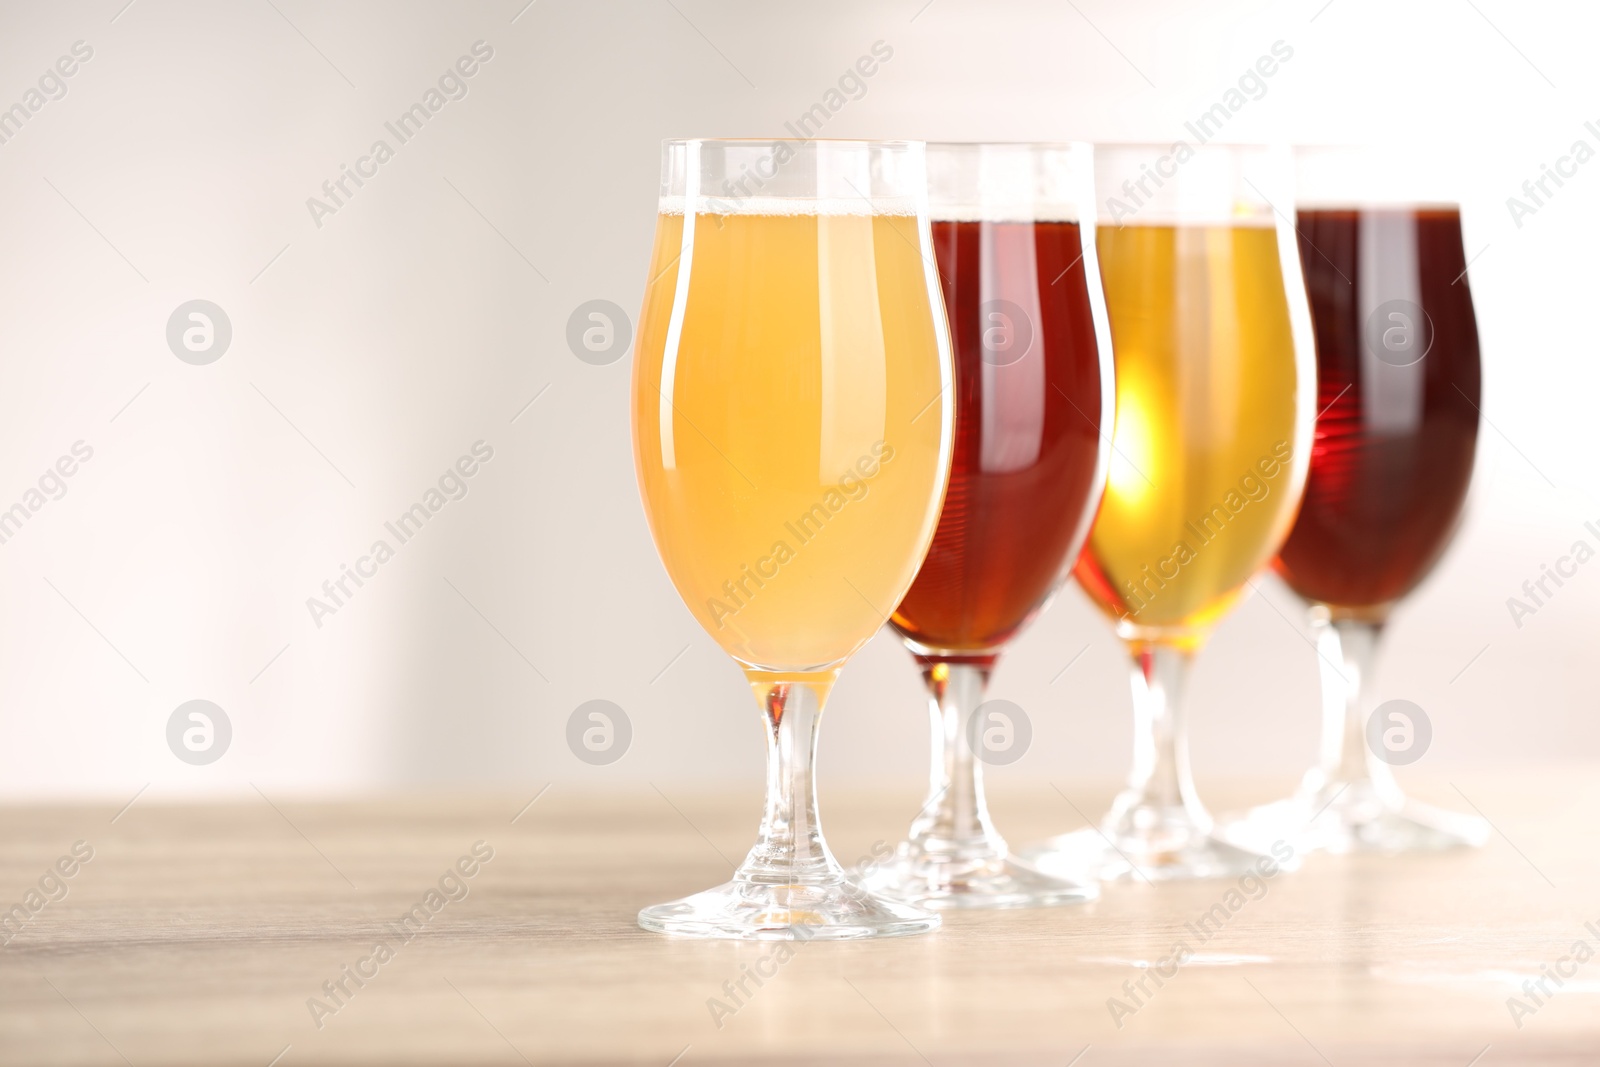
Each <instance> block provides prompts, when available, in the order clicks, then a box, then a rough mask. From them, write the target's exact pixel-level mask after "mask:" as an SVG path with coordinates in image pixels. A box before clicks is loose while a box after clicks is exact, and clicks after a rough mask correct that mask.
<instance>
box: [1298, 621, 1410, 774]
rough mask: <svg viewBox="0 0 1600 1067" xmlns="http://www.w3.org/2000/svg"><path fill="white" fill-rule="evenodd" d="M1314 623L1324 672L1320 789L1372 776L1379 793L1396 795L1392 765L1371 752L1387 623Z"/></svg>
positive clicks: (1319, 660) (1319, 656)
mask: <svg viewBox="0 0 1600 1067" xmlns="http://www.w3.org/2000/svg"><path fill="white" fill-rule="evenodd" d="M1312 625H1313V629H1314V630H1315V631H1316V635H1317V652H1318V653H1319V655H1318V662H1319V666H1320V668H1321V671H1322V746H1321V747H1322V758H1321V762H1320V766H1319V767H1318V769H1317V771H1316V772H1315V773H1316V774H1317V776H1318V781H1317V782H1316V788H1317V789H1318V790H1320V791H1325V792H1326V791H1330V790H1336V789H1341V788H1343V787H1344V786H1347V785H1349V784H1351V783H1354V782H1361V781H1363V780H1370V781H1371V783H1372V786H1373V787H1374V788H1375V789H1376V790H1377V791H1378V793H1379V794H1380V796H1381V795H1385V794H1388V793H1390V792H1394V793H1396V794H1398V789H1399V787H1398V785H1397V784H1396V783H1395V781H1394V776H1393V775H1392V774H1390V772H1389V767H1388V764H1385V763H1383V762H1382V761H1381V760H1375V759H1372V758H1371V756H1370V753H1369V752H1368V751H1367V715H1368V714H1369V713H1370V712H1371V710H1372V709H1371V708H1369V707H1368V706H1367V705H1368V702H1369V699H1370V698H1369V690H1370V680H1371V675H1372V666H1373V662H1374V660H1375V658H1376V653H1377V648H1378V639H1379V637H1380V636H1382V633H1383V624H1382V623H1379V622H1369V621H1365V620H1360V619H1327V618H1321V617H1318V618H1315V619H1314V620H1313V624H1312Z"/></svg>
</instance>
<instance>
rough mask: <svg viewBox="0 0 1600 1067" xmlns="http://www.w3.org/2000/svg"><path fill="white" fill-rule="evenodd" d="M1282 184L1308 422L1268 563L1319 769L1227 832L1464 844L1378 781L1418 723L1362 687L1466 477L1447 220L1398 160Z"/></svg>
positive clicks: (1407, 845)
mask: <svg viewBox="0 0 1600 1067" xmlns="http://www.w3.org/2000/svg"><path fill="white" fill-rule="evenodd" d="M1296 171H1297V174H1296V179H1297V181H1296V186H1297V190H1296V202H1297V203H1296V208H1297V211H1296V214H1297V218H1298V230H1299V243H1300V261H1301V266H1302V269H1303V271H1304V274H1305V280H1306V288H1307V290H1308V294H1309V296H1310V303H1311V314H1312V323H1313V329H1314V331H1315V335H1316V345H1317V377H1318V400H1317V410H1318V412H1319V414H1318V416H1317V422H1316V430H1315V437H1314V440H1313V444H1312V451H1311V470H1310V474H1309V477H1308V480H1307V483H1306V491H1305V497H1304V500H1303V502H1302V504H1301V506H1300V513H1299V516H1298V518H1297V519H1296V520H1295V524H1294V527H1293V529H1292V531H1291V532H1290V534H1289V538H1288V541H1287V542H1285V544H1284V546H1283V548H1282V549H1281V550H1280V552H1279V554H1278V558H1277V561H1276V564H1275V567H1276V570H1277V573H1278V574H1279V576H1280V577H1281V578H1282V579H1283V581H1284V582H1285V583H1286V584H1287V585H1288V586H1289V588H1290V589H1292V590H1294V592H1295V593H1297V594H1299V596H1300V597H1301V598H1302V599H1303V600H1304V601H1305V602H1306V603H1307V605H1309V609H1310V613H1311V622H1312V629H1313V631H1314V632H1315V635H1316V642H1317V651H1318V653H1319V657H1318V658H1319V661H1320V662H1319V666H1320V670H1321V672H1322V683H1323V684H1322V691H1323V712H1322V716H1323V719H1322V741H1321V758H1320V761H1319V764H1318V766H1316V767H1315V768H1313V769H1312V770H1311V771H1309V772H1308V773H1307V774H1306V776H1305V779H1304V780H1303V782H1302V784H1301V787H1300V789H1299V791H1298V793H1297V794H1296V795H1295V796H1294V797H1293V798H1291V799H1290V800H1287V801H1283V802H1280V803H1278V804H1273V805H1268V806H1267V807H1265V808H1258V809H1256V810H1255V811H1254V812H1252V813H1251V814H1250V815H1249V817H1247V818H1246V819H1245V820H1243V821H1242V822H1239V823H1236V824H1234V825H1233V827H1232V828H1231V829H1230V831H1229V832H1230V834H1231V835H1232V836H1236V837H1245V838H1253V839H1262V838H1264V837H1267V836H1279V835H1282V834H1292V839H1293V840H1294V841H1295V842H1296V843H1297V844H1296V847H1297V851H1309V850H1317V849H1321V850H1326V851H1331V852H1355V851H1381V852H1403V851H1413V850H1431V849H1442V848H1448V847H1452V846H1456V845H1466V844H1481V843H1483V841H1484V840H1486V839H1487V836H1488V830H1489V828H1488V826H1487V824H1485V823H1484V822H1483V821H1482V820H1481V819H1478V818H1476V817H1469V816H1464V815H1458V814H1454V813H1451V812H1445V811H1440V810H1437V809H1434V808H1430V807H1427V806H1425V805H1422V804H1419V803H1417V802H1415V801H1411V800H1408V799H1407V798H1406V796H1405V794H1404V793H1403V792H1402V791H1401V789H1400V787H1399V785H1398V784H1397V783H1396V781H1395V777H1394V774H1393V772H1392V770H1391V768H1392V767H1393V766H1395V765H1403V764H1406V763H1409V762H1413V761H1414V759H1415V757H1416V756H1420V754H1421V752H1420V751H1419V750H1418V747H1419V746H1421V747H1422V748H1423V749H1425V747H1426V745H1427V743H1428V740H1429V737H1430V736H1431V727H1430V726H1429V725H1428V723H1427V721H1426V718H1425V717H1426V713H1425V712H1424V713H1422V714H1421V715H1419V714H1418V712H1417V708H1416V706H1415V705H1413V704H1410V703H1408V702H1407V701H1404V700H1382V699H1380V698H1381V696H1382V694H1380V693H1378V692H1377V691H1376V688H1375V687H1374V686H1373V685H1372V669H1373V664H1374V655H1375V652H1376V649H1377V645H1378V640H1379V637H1380V636H1381V635H1382V633H1383V630H1384V626H1385V624H1386V623H1387V622H1388V620H1389V618H1390V615H1391V613H1392V612H1393V611H1394V609H1395V607H1396V605H1397V604H1399V603H1400V601H1401V600H1402V599H1404V598H1405V597H1406V596H1407V595H1408V594H1409V593H1411V591H1412V590H1414V589H1415V588H1416V587H1417V585H1418V584H1419V583H1421V582H1422V581H1423V579H1424V578H1426V577H1427V576H1428V574H1429V572H1430V571H1432V570H1433V568H1434V566H1435V564H1437V563H1438V561H1439V559H1440V557H1441V556H1442V555H1443V554H1444V551H1445V549H1446V547H1447V546H1448V545H1449V543H1450V540H1451V538H1452V536H1453V535H1454V534H1455V531H1456V528H1457V526H1458V525H1459V523H1460V521H1461V517H1462V511H1463V505H1464V503H1465V501H1466V497H1467V489H1468V486H1469V484H1470V483H1471V480H1472V468H1473V459H1474V456H1475V454H1476V448H1477V440H1478V423H1479V410H1478V409H1479V405H1480V404H1481V389H1482V371H1481V366H1480V360H1479V349H1478V327H1477V321H1476V318H1475V317H1474V314H1473V307H1472V293H1471V290H1470V289H1469V287H1468V279H1467V263H1468V257H1467V252H1466V247H1465V244H1464V242H1463V239H1462V228H1461V208H1460V205H1459V204H1458V203H1456V202H1455V201H1454V200H1452V199H1450V198H1449V197H1448V196H1443V197H1441V196H1439V195H1437V193H1433V194H1432V195H1430V194H1429V191H1428V189H1429V182H1430V181H1432V182H1433V184H1434V186H1435V187H1437V179H1431V178H1430V177H1429V176H1427V175H1422V174H1418V173H1416V172H1415V171H1414V170H1413V168H1412V167H1411V166H1409V165H1408V163H1407V161H1406V160H1404V159H1403V158H1397V157H1394V156H1387V157H1386V156H1383V155H1379V154H1377V153H1375V152H1369V151H1363V150H1361V149H1356V148H1303V149H1299V150H1297V152H1296ZM1419 192H1421V193H1422V194H1423V195H1418V193H1419ZM1419 720H1420V721H1419Z"/></svg>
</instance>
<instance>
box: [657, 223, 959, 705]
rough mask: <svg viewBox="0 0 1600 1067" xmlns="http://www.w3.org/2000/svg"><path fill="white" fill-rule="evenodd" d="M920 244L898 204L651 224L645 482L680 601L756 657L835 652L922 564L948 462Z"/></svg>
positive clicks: (866, 631)
mask: <svg viewBox="0 0 1600 1067" xmlns="http://www.w3.org/2000/svg"><path fill="white" fill-rule="evenodd" d="M691 219H692V224H691ZM691 225H692V228H691ZM925 255H926V248H925V247H924V245H923V241H922V237H921V235H920V233H919V228H918V220H917V218H916V217H915V216H911V215H888V214H848V213H845V214H821V215H817V214H809V215H808V214H799V213H793V212H791V213H789V214H771V215H763V214H757V213H754V212H750V213H745V214H735V215H709V214H701V215H698V216H693V217H690V218H686V217H685V216H683V215H675V214H670V213H666V214H662V215H661V216H660V218H659V219H658V221H657V224H656V244H655V252H654V255H653V256H652V260H651V265H650V277H651V279H652V281H651V283H650V286H649V289H648V290H647V291H646V293H645V302H644V313H643V315H642V316H641V318H640V321H639V343H638V347H637V350H636V355H635V359H634V371H633V426H634V458H635V463H636V466H637V470H638V475H639V487H640V492H641V494H642V496H643V498H644V504H645V514H646V515H647V516H648V518H649V520H650V530H651V533H652V534H653V535H654V537H655V542H656V548H657V549H658V550H659V551H660V553H661V560H662V563H663V564H665V566H666V569H667V573H668V574H669V575H671V577H672V581H673V584H674V585H676V586H677V589H678V592H679V594H681V595H682V597H683V599H684V603H686V604H687V605H688V606H689V610H690V611H692V612H693V613H694V615H695V617H696V618H697V619H698V620H699V621H700V624H701V625H702V626H704V627H705V629H706V632H707V633H709V634H710V635H711V636H712V637H713V638H714V639H715V640H716V641H717V643H718V644H720V645H721V646H722V648H723V649H724V650H725V651H727V652H728V653H729V654H730V655H732V656H733V657H734V658H736V659H737V660H739V661H740V663H742V664H744V665H745V666H746V667H747V668H750V669H759V670H761V671H766V672H780V673H783V672H794V673H801V674H804V673H811V672H818V671H825V670H831V669H833V668H836V667H838V666H839V665H840V664H841V663H843V662H844V661H845V660H846V659H848V658H849V657H850V655H851V654H853V653H854V652H855V651H856V649H858V648H860V647H861V646H862V645H863V644H865V643H866V642H867V640H868V639H869V638H870V637H871V636H872V635H873V634H874V633H876V632H877V631H878V629H879V627H880V626H882V624H883V620H884V616H885V615H886V614H887V613H888V612H889V610H890V609H891V608H892V607H893V606H894V605H895V604H896V603H897V602H898V601H899V600H900V598H901V597H902V596H904V595H905V591H906V589H907V588H908V587H909V586H910V585H911V581H912V579H913V577H915V575H916V573H917V567H918V566H919V565H920V564H921V563H922V557H923V554H924V553H925V552H926V551H927V546H928V542H929V541H930V540H931V539H932V537H933V530H934V526H935V524H936V523H937V521H938V516H939V504H940V500H941V498H942V496H943V493H944V486H945V477H946V472H947V470H948V467H949V461H950V460H949V448H950V443H949V440H948V439H947V435H946V423H945V417H946V413H945V411H944V408H943V405H944V404H945V402H946V399H945V398H946V394H947V389H946V385H947V383H948V376H949V370H948V367H949V364H948V359H947V356H946V354H945V353H944V351H943V347H942V340H941V338H940V336H939V334H940V324H939V318H938V316H939V314H940V308H939V297H938V291H937V289H936V288H935V286H936V284H937V282H936V279H935V278H934V277H933V273H934V272H933V271H932V270H931V269H929V266H928V264H927V263H926V261H925V260H924V258H923V257H924V256H925ZM685 273H686V274H687V277H684V278H682V284H680V278H681V277H682V276H683V274H685ZM752 677H754V676H752Z"/></svg>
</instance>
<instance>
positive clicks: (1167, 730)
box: [1108, 642, 1212, 834]
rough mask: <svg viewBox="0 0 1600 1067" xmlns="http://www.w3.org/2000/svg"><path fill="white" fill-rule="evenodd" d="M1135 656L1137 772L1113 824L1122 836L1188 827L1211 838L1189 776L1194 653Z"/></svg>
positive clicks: (1148, 647)
mask: <svg viewBox="0 0 1600 1067" xmlns="http://www.w3.org/2000/svg"><path fill="white" fill-rule="evenodd" d="M1130 651H1131V652H1132V653H1133V675H1132V679H1133V770H1132V772H1131V773H1130V774H1129V776H1128V786H1127V788H1126V789H1124V790H1123V791H1122V793H1121V795H1120V796H1118V797H1117V800H1116V803H1115V804H1114V805H1113V806H1112V809H1111V816H1110V819H1109V820H1108V821H1109V823H1110V824H1111V826H1112V828H1113V829H1114V830H1116V831H1117V832H1121V833H1129V832H1134V831H1139V832H1145V833H1148V832H1150V831H1157V830H1161V829H1163V828H1167V829H1171V828H1176V827H1179V826H1184V827H1186V828H1188V829H1190V830H1192V831H1195V832H1198V833H1202V834H1203V833H1209V832H1210V830H1211V825H1212V820H1211V815H1210V813H1209V812H1207V811H1206V809H1205V805H1203V804H1201V803H1200V799H1199V797H1198V795H1197V794H1196V793H1195V788H1194V781H1193V779H1192V778H1191V777H1190V774H1189V745H1188V737H1187V730H1188V724H1187V722H1186V720H1185V715H1184V704H1183V690H1184V684H1185V682H1186V681H1187V680H1188V677H1189V666H1190V664H1191V663H1192V662H1193V658H1194V657H1193V653H1192V652H1190V651H1187V650H1185V649H1181V648H1174V647H1172V646H1170V645H1163V644H1156V643H1144V642H1140V643H1137V644H1134V645H1132V646H1131V649H1130Z"/></svg>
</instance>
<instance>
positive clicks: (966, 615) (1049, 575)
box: [869, 144, 1114, 907]
mask: <svg viewBox="0 0 1600 1067" xmlns="http://www.w3.org/2000/svg"><path fill="white" fill-rule="evenodd" d="M1093 159H1094V157H1093V149H1092V147H1091V146H1089V145H1087V144H932V145H929V146H928V184H929V209H930V211H931V213H932V215H933V245H934V252H935V256H936V258H937V260H938V264H939V276H940V281H941V283H942V284H943V286H944V299H945V307H946V309H947V312H948V314H949V319H950V331H951V339H952V343H953V345H954V349H955V362H956V418H955V424H956V440H955V457H954V460H953V462H952V469H951V475H950V490H949V492H948V493H947V494H946V495H945V503H944V510H943V512H942V513H941V514H940V517H939V527H938V529H937V530H936V531H935V533H934V536H933V547H932V548H930V549H929V551H928V558H927V559H926V560H925V561H923V564H922V569H921V570H920V571H919V572H918V574H917V580H916V581H915V582H914V583H913V584H912V586H911V590H910V592H908V593H907V594H906V596H905V599H904V600H902V601H901V602H900V606H899V609H898V610H897V611H896V612H895V614H894V618H893V620H892V621H893V624H894V627H895V629H896V630H898V631H899V633H900V636H901V637H902V639H904V641H905V643H906V647H907V648H908V649H909V650H910V651H911V653H912V655H913V656H914V657H915V659H916V662H917V664H918V666H919V667H920V668H921V670H922V676H923V680H924V681H925V682H926V683H927V686H928V691H929V697H930V701H929V710H930V712H931V715H932V720H933V732H932V735H933V746H932V748H933V761H932V772H931V775H930V781H929V787H928V789H929V792H928V799H927V802H926V803H925V804H924V806H923V808H922V810H921V812H919V813H918V815H917V817H916V819H915V821H914V822H913V823H912V826H911V832H910V836H909V838H908V839H907V840H906V841H904V842H902V843H901V845H900V847H899V850H898V852H897V853H896V856H895V858H894V860H893V862H892V863H890V864H888V865H885V866H880V867H878V868H877V869H876V870H874V872H873V875H872V878H871V879H870V882H869V884H870V885H871V886H872V887H873V888H874V889H877V890H880V891H881V892H883V893H885V894H888V895H892V896H895V897H898V898H902V899H908V900H913V901H917V902H919V903H922V904H926V905H930V906H934V907H1020V906H1028V905H1042V904H1070V903H1076V902H1079V901H1084V900H1092V899H1094V898H1095V897H1096V896H1098V889H1097V888H1096V887H1095V885H1094V884H1093V883H1092V882H1088V883H1085V882H1082V881H1079V880H1075V879H1073V878H1070V877H1061V876H1053V875H1048V874H1044V873H1043V872H1040V871H1038V870H1035V869H1033V868H1031V867H1029V866H1027V865H1026V864H1023V863H1020V862H1018V861H1016V860H1015V859H1013V858H1012V857H1010V856H1009V855H1008V854H1007V849H1006V843H1005V841H1004V839H1003V838H1001V836H1000V835H999V834H998V833H997V832H996V831H995V828H994V825H993V824H992V822H991V821H990V818H989V812H988V807H987V805H986V803H985V801H984V795H983V768H982V765H983V763H984V762H987V761H1004V762H1009V761H1010V760H1011V759H1012V758H1015V757H1016V756H1017V755H1019V754H1020V753H1019V752H1018V751H1017V750H1015V749H1014V747H1013V746H1016V745H1018V744H1023V743H1024V741H1023V739H1022V738H1021V737H1019V736H1018V733H1017V730H1018V725H1019V724H1017V723H1016V722H1013V721H1012V718H1013V717H1014V713H1012V712H1009V711H1008V710H1007V709H1006V708H1005V706H1004V705H1003V704H986V703H984V701H983V696H984V689H985V686H986V684H987V682H988V680H989V676H990V673H991V672H992V671H993V670H994V667H995V664H996V662H997V661H998V659H999V657H1000V653H1001V651H1002V650H1003V649H1004V647H1005V645H1006V643H1007V642H1009V641H1010V640H1011V639H1012V638H1013V637H1015V636H1016V635H1017V633H1018V632H1020V631H1021V630H1022V628H1023V627H1024V626H1025V625H1026V624H1027V623H1028V621H1029V620H1030V619H1031V618H1032V617H1033V615H1034V614H1035V613H1036V612H1038V611H1039V610H1040V609H1041V608H1042V607H1043V606H1044V604H1045V601H1046V600H1048V599H1049V597H1050V596H1051V595H1052V594H1053V593H1054V592H1055V590H1056V589H1057V588H1058V587H1059V586H1060V584H1061V583H1062V581H1063V580H1064V579H1066V578H1067V577H1068V576H1069V575H1070V572H1071V568H1072V564H1073V561H1074V560H1075V559H1076V558H1077V555H1078V551H1079V549H1080V548H1081V547H1082V546H1083V540H1084V536H1085V535H1086V534H1087V533H1088V529H1089V522H1090V520H1091V519H1092V518H1093V517H1094V509H1095V506H1096V505H1097V504H1098V503H1099V501H1100V491H1101V488H1102V487H1103V485H1104V483H1105V473H1106V457H1107V455H1108V454H1109V452H1110V442H1111V420H1112V414H1113V410H1114V408H1113V403H1114V393H1113V388H1112V367H1111V343H1110V336H1109V334H1108V333H1107V331H1106V318H1105V301H1104V298H1103V296H1102V294H1101V291H1100V269H1099V262H1098V256H1097V254H1096V252H1095V246H1094V163H1093ZM975 756H976V758H975Z"/></svg>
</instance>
